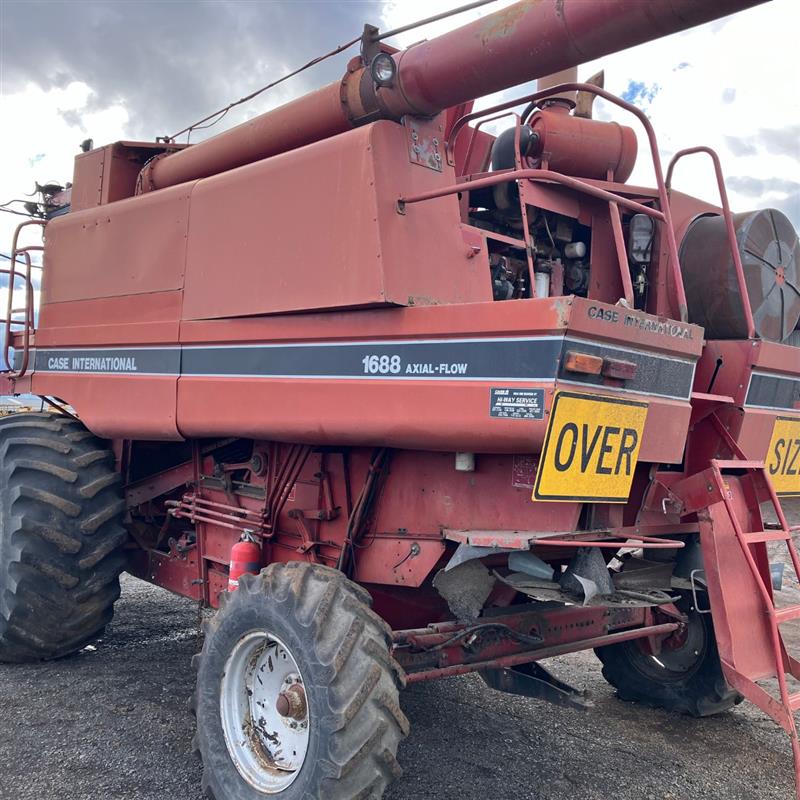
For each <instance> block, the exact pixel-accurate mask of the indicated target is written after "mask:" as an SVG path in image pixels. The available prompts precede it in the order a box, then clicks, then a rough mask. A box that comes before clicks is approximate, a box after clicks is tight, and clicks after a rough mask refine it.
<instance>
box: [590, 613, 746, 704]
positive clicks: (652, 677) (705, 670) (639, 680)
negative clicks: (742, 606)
mask: <svg viewBox="0 0 800 800" xmlns="http://www.w3.org/2000/svg"><path fill="white" fill-rule="evenodd" d="M680 605H681V606H682V607H683V608H684V609H686V613H687V615H688V618H689V622H688V625H687V626H686V629H685V630H684V631H682V632H680V633H679V634H677V635H676V636H675V637H674V638H671V639H667V640H666V641H665V642H664V643H663V645H662V650H661V652H660V653H659V654H658V655H651V654H649V653H647V652H646V651H645V649H643V647H642V646H641V644H640V642H639V641H637V640H633V641H630V642H623V643H621V644H615V645H609V646H607V647H599V648H597V649H596V650H595V653H596V654H597V657H598V658H599V659H600V661H601V662H602V663H603V677H604V678H605V679H606V680H607V681H608V682H609V683H610V684H611V685H612V686H613V687H614V688H615V689H616V690H617V696H618V697H620V698H621V699H622V700H631V701H634V702H638V703H643V704H645V705H648V706H653V707H657V708H666V709H669V710H670V711H678V712H681V713H684V714H691V715H692V716H694V717H708V716H712V715H714V714H720V713H722V712H723V711H727V710H728V709H729V708H732V707H733V706H734V705H736V704H737V703H739V702H741V700H742V697H741V695H739V694H738V693H737V692H735V691H734V690H733V689H731V687H730V686H729V685H728V683H727V682H726V681H725V676H724V675H723V674H722V665H721V663H720V660H719V653H718V652H717V644H716V639H715V638H714V626H713V623H712V621H711V614H699V613H698V612H697V611H696V610H695V609H694V607H693V606H692V604H691V602H690V598H689V597H686V598H684V599H683V601H682V603H681V604H680Z"/></svg>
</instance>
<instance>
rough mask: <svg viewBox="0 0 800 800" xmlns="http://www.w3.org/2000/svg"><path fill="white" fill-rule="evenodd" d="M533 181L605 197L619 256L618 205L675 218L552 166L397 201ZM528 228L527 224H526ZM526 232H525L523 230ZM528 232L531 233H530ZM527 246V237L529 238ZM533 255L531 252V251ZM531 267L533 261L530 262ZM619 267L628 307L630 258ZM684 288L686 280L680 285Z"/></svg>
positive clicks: (660, 217) (667, 221) (621, 244)
mask: <svg viewBox="0 0 800 800" xmlns="http://www.w3.org/2000/svg"><path fill="white" fill-rule="evenodd" d="M525 179H527V180H531V181H542V182H551V183H560V184H562V185H563V186H568V187H569V188H571V189H575V190H577V191H579V192H584V193H585V194H588V195H590V196H592V197H596V198H598V199H599V200H605V201H606V202H607V203H608V204H609V207H610V209H611V226H612V233H613V235H614V242H615V245H616V249H617V255H618V257H619V258H620V259H622V258H623V255H624V252H625V242H624V241H623V238H622V222H621V219H620V216H619V208H618V206H623V207H624V208H627V209H630V210H631V211H636V212H638V213H640V214H646V215H647V216H649V217H652V218H653V219H655V220H657V221H658V222H663V223H665V225H666V226H667V227H669V228H670V229H671V224H672V221H671V219H670V217H669V215H668V214H665V213H664V212H663V211H660V210H659V209H657V208H651V207H650V206H646V205H643V204H642V203H637V202H636V201H635V200H630V199H629V198H627V197H623V196H622V195H618V194H614V193H613V192H608V191H606V190H605V189H600V188H599V187H597V186H593V185H592V184H590V183H586V182H584V181H582V180H580V179H579V178H573V177H571V176H569V175H564V174H563V173H561V172H553V171H552V170H549V169H514V170H502V171H498V172H496V173H494V174H492V175H487V176H486V177H484V178H478V179H476V180H474V181H469V180H468V181H464V182H463V183H455V184H452V185H451V186H443V187H441V188H439V189H431V190H430V191H427V192H421V193H420V194H415V195H411V196H410V197H401V198H400V199H399V200H398V201H397V211H398V213H400V214H405V208H406V206H407V205H412V204H413V203H421V202H424V201H425V200H434V199H436V198H437V197H445V196H447V195H450V194H457V193H458V192H466V191H469V190H470V189H483V188H485V187H487V186H496V185H497V184H500V183H508V182H510V181H518V180H525ZM523 228H526V226H523ZM523 233H526V231H523ZM527 235H529V234H527ZM526 245H527V239H526ZM526 249H527V250H528V251H530V248H529V247H526ZM528 256H529V258H530V252H529V253H528ZM529 266H530V264H529ZM620 270H621V273H622V274H621V277H622V286H623V291H624V294H625V300H626V301H627V303H628V304H629V306H630V307H631V308H632V307H633V285H632V282H631V276H630V273H629V271H628V268H627V261H621V263H620ZM680 285H681V287H683V283H681V284H680ZM682 309H683V310H682V315H681V322H685V321H686V314H685V306H682Z"/></svg>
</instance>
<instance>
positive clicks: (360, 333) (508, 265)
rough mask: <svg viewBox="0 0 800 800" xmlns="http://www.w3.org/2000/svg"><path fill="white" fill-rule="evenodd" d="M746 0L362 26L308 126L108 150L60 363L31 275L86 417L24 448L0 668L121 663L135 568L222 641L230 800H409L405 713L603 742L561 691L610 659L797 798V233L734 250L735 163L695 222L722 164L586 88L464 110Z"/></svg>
mask: <svg viewBox="0 0 800 800" xmlns="http://www.w3.org/2000/svg"><path fill="white" fill-rule="evenodd" d="M754 2H755V0H714V1H713V2H711V1H710V0H708V1H706V2H697V0H650V2H646V3H643V2H641V0H613V2H612V0H595V1H594V2H579V1H578V0H558V1H557V2H556V1H554V2H549V1H548V2H521V3H517V4H516V5H513V6H510V7H508V8H505V9H503V10H501V11H498V12H496V13H492V14H489V15H486V16H485V17H483V18H482V19H480V20H479V21H477V22H474V23H471V24H468V25H466V26H464V27H461V28H458V29H456V30H454V31H452V32H451V33H448V34H446V35H444V36H441V37H439V38H436V39H433V40H431V41H425V42H422V43H419V44H416V45H414V46H412V47H410V48H408V49H407V50H404V51H402V52H396V51H394V50H392V49H391V48H389V47H387V46H385V45H384V44H382V39H381V38H380V36H379V35H378V34H377V32H376V30H375V29H374V28H370V27H367V29H366V30H365V35H364V38H363V41H362V54H361V56H360V57H358V58H355V59H353V60H352V61H351V62H350V64H349V66H348V69H347V73H346V74H345V76H344V78H343V79H342V80H341V81H340V82H337V83H335V84H332V85H330V86H327V87H325V88H323V89H320V90H318V91H316V92H314V93H312V94H310V95H308V96H305V97H301V98H300V99H298V100H296V101H294V102H292V103H290V104H288V105H286V106H283V107H282V108H279V109H277V110H274V111H270V112H268V113H266V114H263V115H262V116H259V117H256V118H254V119H252V120H250V121H249V122H246V123H244V124H243V125H240V126H239V127H237V128H234V129H232V130H229V131H227V132H225V133H222V134H220V135H218V136H215V137H213V138H211V139H209V140H207V141H205V142H203V143H201V144H197V145H194V146H191V147H185V146H179V145H177V144H175V143H173V142H172V141H169V140H168V141H161V142H158V143H155V144H151V143H143V142H128V141H124V142H117V143H115V144H112V145H108V146H105V147H102V148H98V149H93V150H90V151H88V152H85V153H83V154H81V155H79V156H78V157H77V159H76V163H75V173H74V181H73V186H72V205H71V210H70V212H69V213H66V214H63V215H61V216H59V217H58V218H56V219H53V220H51V221H49V222H46V223H44V222H39V223H37V222H29V223H25V225H28V226H31V225H37V224H44V225H46V227H45V231H44V234H45V247H44V262H43V263H44V269H43V278H42V300H41V311H40V315H39V319H38V325H37V327H36V330H35V332H34V330H33V316H32V304H31V302H30V297H31V291H30V283H29V278H28V273H29V269H28V268H27V267H22V268H20V267H18V266H15V262H12V266H11V271H12V272H13V273H14V274H13V275H12V276H11V280H10V283H11V285H12V286H14V285H17V286H18V287H20V286H22V285H25V286H26V287H28V289H27V290H26V292H22V293H20V292H17V296H20V294H22V295H25V296H27V297H28V301H27V302H26V304H25V308H24V309H23V310H22V317H21V320H22V321H21V322H17V323H12V322H6V332H7V341H6V355H7V357H8V358H10V361H9V372H8V376H7V377H8V380H9V382H10V386H9V387H8V388H9V389H10V390H13V391H16V392H32V393H34V394H38V395H41V396H43V397H46V398H48V399H49V401H51V402H53V403H59V402H63V403H65V404H68V405H69V408H70V409H73V410H74V413H75V415H76V416H75V417H73V416H72V413H71V412H70V413H53V414H34V413H31V414H18V415H15V416H13V417H10V418H6V419H3V420H0V487H1V488H2V507H0V514H2V526H1V528H0V555H1V556H2V558H0V588H2V600H1V601H0V658H2V659H3V660H6V661H19V662H24V661H33V660H36V659H45V658H55V657H58V656H62V655H65V654H67V653H71V652H74V651H76V650H78V649H80V648H82V647H83V646H84V645H85V644H86V643H87V642H90V641H92V640H93V639H94V638H95V637H97V636H98V635H99V634H100V633H101V632H102V630H103V628H104V626H105V625H107V623H108V622H109V620H110V619H111V614H112V607H113V604H114V601H115V600H116V598H117V595H118V593H119V583H118V576H119V574H120V571H121V570H122V569H123V568H127V569H128V570H129V571H130V572H132V573H133V574H135V575H138V576H139V577H141V578H143V579H144V580H147V581H151V582H153V583H156V584H158V585H161V586H164V587H166V588H168V589H170V590H172V591H173V592H177V593H179V594H182V595H185V596H186V597H190V598H193V599H194V600H197V601H200V602H201V603H203V604H205V605H208V606H214V607H216V606H219V607H220V610H219V611H218V612H217V613H216V614H215V615H214V616H213V618H212V620H211V622H210V624H209V625H208V627H207V630H206V635H205V643H204V646H203V650H202V653H201V654H200V655H199V656H198V657H197V659H196V661H197V664H196V666H197V670H198V675H197V691H196V693H195V696H194V698H193V702H192V708H193V711H194V713H195V715H196V717H197V738H196V743H197V747H198V750H199V752H200V754H201V755H202V758H203V762H204V777H203V782H204V787H205V789H206V791H207V793H208V795H209V796H211V797H214V798H217V800H228V799H233V798H235V799H236V800H253V799H254V798H262V797H265V796H274V797H278V798H287V800H289V799H290V798H305V797H315V798H326V800H331V798H341V799H344V798H354V797H372V796H376V797H377V796H380V795H381V794H382V793H383V791H384V789H385V788H386V786H387V785H388V784H389V782H390V781H391V780H392V778H393V777H395V776H396V775H398V774H399V771H400V770H399V767H398V764H397V761H396V753H397V748H398V744H399V742H400V740H401V739H402V738H403V736H404V735H405V734H406V733H407V732H408V722H407V720H406V718H405V717H404V716H403V712H402V711H401V710H400V703H399V695H400V689H401V688H402V687H403V686H404V685H406V684H407V683H413V682H416V681H424V680H429V679H431V678H438V677H444V676H449V675H460V674H463V673H467V672H479V673H480V674H481V675H482V676H483V677H484V678H485V680H486V682H487V683H488V684H489V685H490V686H491V687H493V688H495V689H500V690H505V691H511V692H517V693H520V694H526V695H531V696H535V697H541V698H546V699H549V700H552V701H554V702H557V703H562V704H568V705H572V706H578V707H585V706H586V705H587V703H588V701H587V699H586V698H585V697H584V696H583V694H581V693H579V692H576V691H575V690H574V689H572V688H571V687H569V686H567V685H565V684H563V683H561V682H559V681H558V680H556V679H555V678H554V677H553V676H552V675H550V674H549V673H548V672H547V671H546V670H545V669H544V668H543V667H541V666H540V664H539V662H541V661H542V660H544V659H546V658H547V657H549V656H554V655H558V654H564V653H569V652H573V651H578V650H584V649H589V648H593V649H594V650H595V651H596V653H597V655H598V656H599V658H600V660H601V661H602V663H603V674H604V675H605V677H606V678H607V679H608V681H609V682H610V683H611V684H612V685H613V686H615V687H616V689H617V690H618V692H619V694H620V695H621V696H622V697H624V698H628V699H633V700H641V701H645V702H647V703H651V704H656V705H661V706H664V707H666V708H669V709H674V710H676V711H681V712H688V713H689V714H694V715H706V714H714V713H717V712H721V711H725V710H726V709H729V708H730V707H731V706H733V705H734V704H735V703H736V702H738V701H739V700H740V699H741V698H742V697H744V698H747V699H748V700H750V701H752V702H753V703H755V704H756V705H758V706H759V707H760V708H762V709H763V710H764V711H765V712H766V713H767V714H769V715H770V716H771V717H773V718H774V719H775V720H776V721H777V722H778V723H779V724H780V725H781V726H783V728H785V730H786V731H787V732H788V734H789V736H790V737H791V743H792V748H793V750H794V755H795V763H796V764H798V763H800V745H798V738H797V731H796V728H795V723H794V718H793V711H794V710H795V709H796V708H798V707H800V693H794V692H793V690H792V689H791V688H790V686H791V679H792V676H794V678H798V677H800V663H798V661H796V660H794V658H792V657H791V656H790V655H789V654H788V653H787V652H786V650H785V648H784V645H783V640H782V638H781V624H782V623H784V622H786V621H789V620H792V619H796V618H798V617H800V606H789V607H783V608H776V606H775V604H774V601H773V596H772V587H771V583H770V576H769V565H768V561H767V551H766V543H768V542H772V543H774V542H778V543H781V544H782V545H784V546H785V547H787V548H788V551H789V553H790V554H791V560H792V563H793V564H794V567H795V568H798V567H800V564H798V558H797V555H796V553H795V551H794V548H793V546H792V541H791V531H790V529H789V527H788V524H787V522H786V519H785V517H784V515H783V512H782V511H781V506H780V499H779V498H780V496H781V495H798V494H800V402H799V401H800V358H798V350H797V349H796V348H794V347H792V346H790V345H789V344H787V343H786V342H787V340H788V339H790V338H791V335H792V332H793V331H794V329H795V327H796V325H797V321H798V317H800V294H799V293H798V261H799V260H800V247H799V246H798V242H797V237H796V235H795V232H794V230H793V228H792V226H791V224H790V223H789V222H788V221H787V219H786V218H785V217H784V216H783V215H782V214H780V213H779V212H778V211H773V210H768V211H757V212H753V213H746V214H741V215H732V214H731V212H730V210H729V208H728V204H727V200H726V196H725V191H724V184H723V181H722V178H721V174H720V171H719V165H718V162H717V159H716V156H715V155H714V154H713V153H712V152H711V151H709V150H703V152H704V154H705V155H704V157H705V158H708V156H710V157H711V159H712V160H713V163H714V166H715V168H716V169H717V177H718V182H719V189H720V195H721V200H720V205H719V206H715V205H710V204H708V203H705V202H701V201H699V200H697V199H694V198H692V197H689V196H686V195H684V194H681V193H680V192H678V191H675V190H674V189H672V188H671V187H670V183H671V177H672V171H673V170H672V167H673V166H674V165H675V163H676V161H678V160H679V159H681V158H682V157H683V156H685V155H688V154H689V153H692V152H694V151H686V152H683V153H678V154H677V155H676V156H675V157H674V158H673V160H672V163H671V164H670V165H669V169H667V171H666V177H664V173H663V171H662V167H661V164H660V161H659V151H658V145H657V141H656V134H655V132H654V131H653V129H652V127H651V125H650V123H649V121H648V119H647V117H646V116H645V115H644V114H643V113H642V112H641V111H640V110H638V109H636V108H635V107H633V106H632V105H630V104H628V103H626V102H624V101H623V100H620V99H618V98H616V97H614V96H612V95H610V94H608V93H607V92H605V91H603V90H602V89H601V88H599V87H598V86H596V85H594V84H579V83H575V82H570V81H569V79H568V80H567V82H562V83H558V81H556V84H557V85H552V84H553V81H552V80H549V81H545V83H550V84H551V85H550V86H549V88H542V89H541V90H540V91H538V92H537V93H536V94H533V95H530V96H528V97H522V98H515V99H514V100H513V101H511V102H508V103H505V104H503V105H499V106H496V107H494V108H490V109H487V110H485V111H482V112H480V113H473V112H472V106H471V102H472V100H473V98H476V97H480V96H482V95H485V94H488V93H491V92H493V91H496V90H499V89H502V88H504V87H509V86H514V85H517V84H519V83H521V82H524V81H526V80H529V79H532V78H535V77H537V76H552V75H553V74H554V73H556V72H558V71H559V70H564V69H567V68H570V67H572V66H574V65H576V64H578V63H580V62H585V61H588V60H590V59H593V58H597V57H599V56H602V55H604V54H606V53H609V52H612V51H615V50H619V49H621V48H625V47H628V46H631V45H634V44H637V43H640V42H644V41H647V40H648V39H652V38H654V37H656V36H660V35H664V34H667V33H671V32H674V31H678V30H682V29H685V28H687V27H690V26H692V25H695V24H698V23H701V22H705V21H708V20H710V19H713V18H716V17H719V16H722V15H724V14H728V13H732V12H734V11H738V10H740V9H742V8H744V7H746V6H749V5H753V4H754ZM540 86H541V84H540ZM597 96H600V97H602V98H604V99H605V100H606V101H608V102H610V103H613V104H615V105H616V106H618V107H621V108H622V109H625V110H626V111H628V112H630V115H631V121H632V123H633V124H636V125H640V126H642V128H643V130H644V133H645V139H644V140H645V141H647V142H648V148H647V152H645V153H643V154H640V157H644V158H647V159H652V162H653V166H654V172H655V184H656V185H655V187H654V188H648V187H641V186H634V185H630V184H628V183H626V180H627V178H628V176H629V175H630V174H631V170H632V168H633V166H634V162H635V160H636V157H637V152H636V150H637V147H636V141H637V140H636V136H635V134H634V131H633V130H632V129H631V128H628V127H625V126H621V125H619V124H616V123H614V122H603V121H598V120H595V119H592V118H591V105H592V104H591V100H592V99H593V98H595V97H597ZM523 103H524V104H527V107H526V108H525V110H524V112H522V113H517V112H515V111H512V109H514V108H519V107H521V104H523ZM487 120H492V121H493V122H494V124H495V126H497V125H499V126H500V128H497V127H495V128H493V129H494V130H500V129H501V128H502V127H505V128H506V129H505V131H504V132H502V133H501V134H500V135H499V136H497V137H495V136H493V135H491V134H490V133H488V132H487V130H486V128H485V126H483V123H485V122H486V121H487ZM701 149H702V148H698V150H701ZM29 254H30V249H29V248H25V247H23V246H22V245H21V243H20V242H15V244H14V253H13V255H14V257H15V258H16V259H20V260H21V261H22V262H23V264H24V263H25V262H26V260H27V261H28V263H29V259H30V255H29ZM12 296H13V295H11V294H10V297H9V309H8V310H9V313H8V314H7V317H8V319H9V320H10V319H12V318H13V319H15V320H20V316H19V315H18V314H17V315H15V314H13V313H11V312H12V311H13V309H12V308H11V305H12V300H11V297H12ZM78 418H79V420H80V421H79V420H78ZM765 501H767V502H771V504H772V506H774V511H775V513H776V515H777V520H778V522H777V524H775V523H771V524H767V523H765V522H764V520H763V519H762V515H761V504H762V503H764V502H765ZM709 609H710V613H709ZM768 678H777V690H775V689H774V688H773V690H772V693H770V691H768V689H769V687H770V686H772V687H774V685H775V684H769V683H767V684H764V683H763V681H764V679H768Z"/></svg>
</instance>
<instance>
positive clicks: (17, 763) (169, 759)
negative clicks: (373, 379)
mask: <svg viewBox="0 0 800 800" xmlns="http://www.w3.org/2000/svg"><path fill="white" fill-rule="evenodd" d="M794 511H795V513H794V515H793V516H794V518H795V520H798V519H800V514H798V512H800V508H795V510H794ZM784 594H789V595H796V596H797V597H800V592H798V590H797V586H796V583H795V584H793V585H792V586H789V587H788V589H787V591H786V592H784ZM197 621H198V615H197V608H196V606H194V605H193V604H191V603H189V602H188V601H186V600H184V599H182V598H177V597H173V596H171V595H168V594H167V593H166V592H164V591H163V590H161V589H158V588H155V587H152V586H149V585H147V584H144V583H140V582H139V581H136V580H134V579H133V578H128V577H126V578H125V579H124V580H123V596H122V599H121V601H120V603H119V604H118V606H117V615H116V618H115V621H114V623H113V624H112V625H111V626H110V627H109V629H108V633H107V637H106V639H105V640H104V641H102V642H101V643H99V644H98V646H97V648H96V649H95V650H88V651H84V652H82V653H80V654H79V655H77V656H75V657H73V658H69V659H64V660H62V661H58V662H53V663H49V664H41V665H36V666H24V667H14V666H3V665H0V697H2V705H0V798H2V799H3V800H63V798H70V800H97V799H98V798H114V799H115V800H200V792H199V764H198V762H197V761H196V759H195V758H194V756H192V754H191V752H190V750H191V748H190V740H191V736H192V719H191V717H190V715H189V712H188V711H187V709H186V698H187V697H188V696H189V694H190V692H191V691H192V683H193V674H192V670H191V668H190V665H189V660H190V658H191V656H192V654H193V653H194V652H195V649H196V647H197V633H196V632H197ZM793 638H795V637H793ZM795 641H797V642H800V637H796V638H795ZM795 649H800V648H795ZM548 663H549V666H550V668H551V669H553V671H555V672H556V674H557V675H558V676H559V677H561V678H562V679H564V680H567V681H569V682H571V683H572V684H573V685H575V686H578V687H579V688H585V689H588V690H589V691H590V692H591V693H592V695H593V697H594V700H595V703H596V707H595V708H594V709H593V710H592V711H590V712H579V711H572V710H569V709H562V708H558V707H555V706H551V705H548V704H546V703H542V702H538V701H535V700H529V699H526V698H519V697H513V696H510V695H504V694H500V693H497V692H493V691H491V690H489V689H487V688H486V687H485V686H484V685H483V683H482V681H481V680H480V679H479V678H477V677H475V676H465V677H461V678H451V679H448V680H444V681H439V682H436V683H431V684H424V685H420V686H415V687H413V688H412V689H409V690H408V691H406V693H405V694H404V696H403V705H404V709H405V711H406V713H407V714H408V716H409V718H410V720H411V724H412V732H411V735H410V736H409V738H408V740H407V741H406V742H405V743H404V745H403V746H402V748H401V751H400V760H401V763H402V764H403V766H404V768H405V775H404V777H403V778H402V780H400V781H399V782H398V783H397V784H396V785H395V786H394V787H393V788H392V790H391V791H390V793H389V794H388V798H389V800H412V798H413V800H428V798H430V799H431V800H433V798H436V800H451V799H453V800H455V799H456V798H457V799H458V800H512V799H513V800H523V799H527V798H530V799H531V800H533V799H534V798H535V799H536V800H607V799H608V798H611V797H614V798H615V800H616V799H619V800H685V798H693V800H694V799H699V798H719V799H720V800H721V799H722V798H724V799H725V800H791V798H792V797H793V791H792V786H793V780H792V769H791V754H790V749H789V743H788V739H787V738H786V737H785V735H783V733H782V732H781V731H780V730H779V729H778V728H777V726H776V725H775V724H774V723H773V722H772V721H771V720H769V719H768V718H766V717H765V716H764V715H763V714H761V712H759V711H758V710H757V709H755V708H754V707H753V706H751V705H749V704H747V703H745V704H742V705H740V706H738V707H737V708H736V709H734V710H733V711H730V712H728V713H726V714H723V715H722V716H720V717H713V718H709V719H702V720H695V719H691V718H688V717H683V716H679V715H675V714H669V713H666V712H663V711H658V710H652V709H646V708H642V707H639V706H636V705H632V704H628V703H623V702H621V701H619V700H617V699H616V698H615V697H614V693H613V690H612V689H611V687H610V686H608V684H606V683H605V682H604V681H603V678H602V676H601V674H600V666H599V662H598V661H597V660H596V659H595V658H594V656H593V655H591V654H589V653H581V654H577V655H573V656H567V657H562V658H558V659H553V660H551V661H550V662H548Z"/></svg>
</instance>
